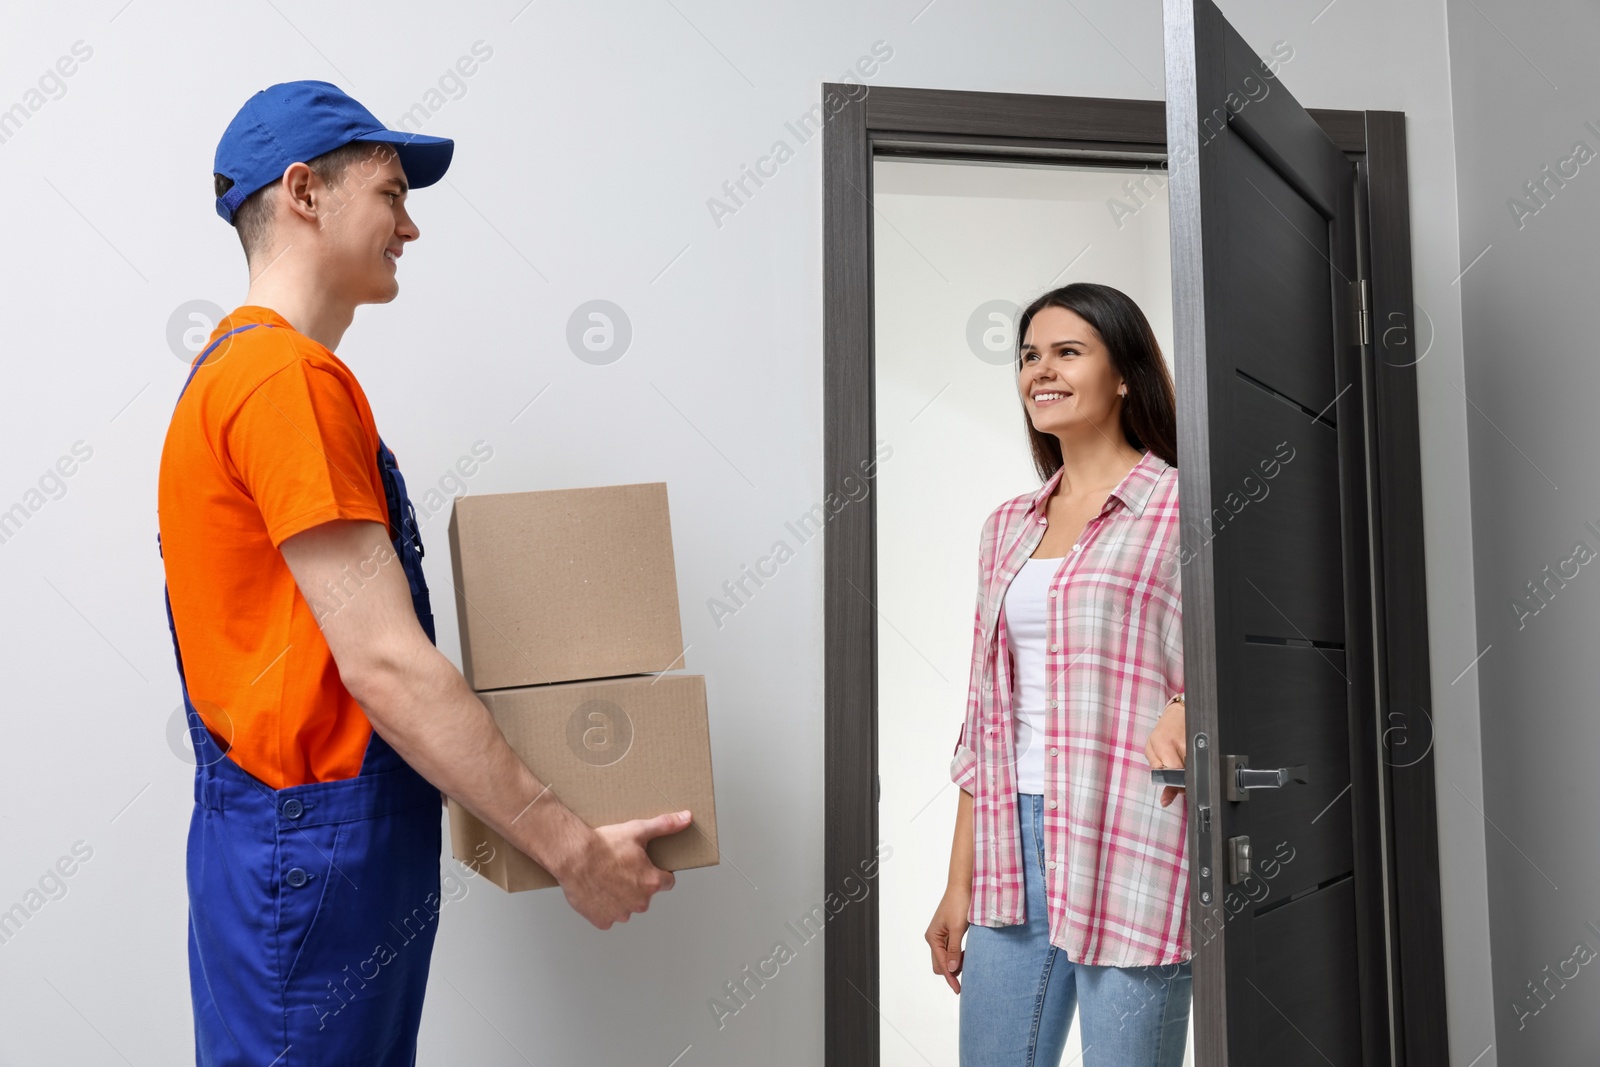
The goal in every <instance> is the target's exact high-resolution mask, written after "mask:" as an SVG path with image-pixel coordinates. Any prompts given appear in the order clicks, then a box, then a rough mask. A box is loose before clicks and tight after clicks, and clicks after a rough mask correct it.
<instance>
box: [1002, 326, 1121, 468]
mask: <svg viewBox="0 0 1600 1067" xmlns="http://www.w3.org/2000/svg"><path fill="white" fill-rule="evenodd" d="M1021 352H1022V357H1021V358H1022V366H1021V367H1020V368H1019V369H1018V372H1017V389H1018V391H1019V392H1020V393H1021V394H1022V404H1023V407H1024V408H1026V409H1027V412H1028V417H1029V418H1030V419H1032V420H1033V427H1034V429H1036V430H1038V431H1039V432H1040V433H1049V434H1055V435H1056V436H1057V437H1062V436H1070V435H1072V434H1075V433H1077V432H1079V431H1080V430H1087V429H1089V428H1091V427H1100V428H1102V432H1104V428H1105V427H1115V426H1117V425H1118V423H1119V420H1120V418H1121V411H1122V405H1123V402H1124V399H1125V398H1123V397H1119V396H1118V395H1117V389H1118V387H1119V386H1121V385H1122V382H1123V379H1122V375H1121V374H1119V373H1118V372H1117V368H1116V366H1115V365H1114V364H1113V363H1112V362H1111V353H1110V351H1109V350H1108V349H1107V348H1106V346H1105V343H1104V342H1103V341H1101V340H1100V334H1099V333H1098V332H1097V331H1096V330H1095V328H1094V327H1093V326H1090V325H1089V324H1088V323H1087V322H1085V321H1084V320H1083V318H1082V317H1080V316H1079V315H1078V314H1077V313H1076V312H1073V311H1068V310H1067V309H1066V308H1059V307H1046V308H1043V309H1041V310H1040V311H1039V312H1038V314H1036V315H1034V317H1033V318H1032V319H1031V320H1030V321H1029V322H1028V330H1027V333H1026V334H1024V335H1023V338H1022V346H1021ZM1113 436H1116V435H1113Z"/></svg>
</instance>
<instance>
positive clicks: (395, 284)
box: [361, 278, 400, 304]
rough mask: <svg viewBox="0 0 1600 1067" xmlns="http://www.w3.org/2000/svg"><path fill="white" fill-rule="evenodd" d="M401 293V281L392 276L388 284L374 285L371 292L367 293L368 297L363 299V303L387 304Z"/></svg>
mask: <svg viewBox="0 0 1600 1067" xmlns="http://www.w3.org/2000/svg"><path fill="white" fill-rule="evenodd" d="M399 295H400V282H399V281H398V280H397V279H395V278H390V279H389V282H388V284H387V285H377V286H374V287H373V288H372V290H371V292H369V293H368V294H367V297H366V299H365V300H362V301H361V303H363V304H387V303H389V302H390V301H391V300H393V299H394V298H395V297H397V296H399Z"/></svg>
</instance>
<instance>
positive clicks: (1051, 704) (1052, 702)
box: [1050, 700, 1059, 708]
mask: <svg viewBox="0 0 1600 1067" xmlns="http://www.w3.org/2000/svg"><path fill="white" fill-rule="evenodd" d="M1050 706H1051V707H1052V708H1054V707H1058V706H1059V705H1058V704H1057V703H1056V702H1055V701H1054V700H1052V701H1051V702H1050Z"/></svg>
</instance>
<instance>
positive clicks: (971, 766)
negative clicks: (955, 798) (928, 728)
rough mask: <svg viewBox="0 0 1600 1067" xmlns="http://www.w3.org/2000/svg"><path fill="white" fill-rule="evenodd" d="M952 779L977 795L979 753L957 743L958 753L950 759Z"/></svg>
mask: <svg viewBox="0 0 1600 1067" xmlns="http://www.w3.org/2000/svg"><path fill="white" fill-rule="evenodd" d="M950 780H951V781H952V782H954V783H955V784H956V785H959V786H960V787H961V788H962V789H965V790H966V791H967V792H969V793H972V794H974V795H976V793H977V789H976V786H977V781H978V754H977V753H976V752H974V751H972V749H970V748H968V747H967V746H966V745H963V744H957V745H956V754H955V756H954V757H953V758H952V759H951V760H950Z"/></svg>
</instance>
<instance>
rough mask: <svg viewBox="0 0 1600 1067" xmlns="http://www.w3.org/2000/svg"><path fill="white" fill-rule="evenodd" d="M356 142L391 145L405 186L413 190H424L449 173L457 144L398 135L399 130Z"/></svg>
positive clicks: (426, 136) (422, 135) (365, 136)
mask: <svg viewBox="0 0 1600 1067" xmlns="http://www.w3.org/2000/svg"><path fill="white" fill-rule="evenodd" d="M356 140H358V141H382V142H383V143H385V144H392V145H394V150H395V153H396V154H397V155H399V157H400V165H401V166H402V167H404V168H405V171H406V184H407V185H408V186H410V187H411V188H413V189H424V188H427V187H428V186H430V185H432V184H433V183H434V182H436V181H438V180H439V179H440V178H443V177H444V172H445V171H447V170H449V169H450V157H451V156H453V155H454V154H455V150H456V143H455V142H454V141H452V140H451V139H450V138H448V137H433V136H430V135H429V134H425V133H401V132H399V131H398V130H374V131H373V132H372V133H364V134H362V135H361V136H360V137H358V138H356Z"/></svg>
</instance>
